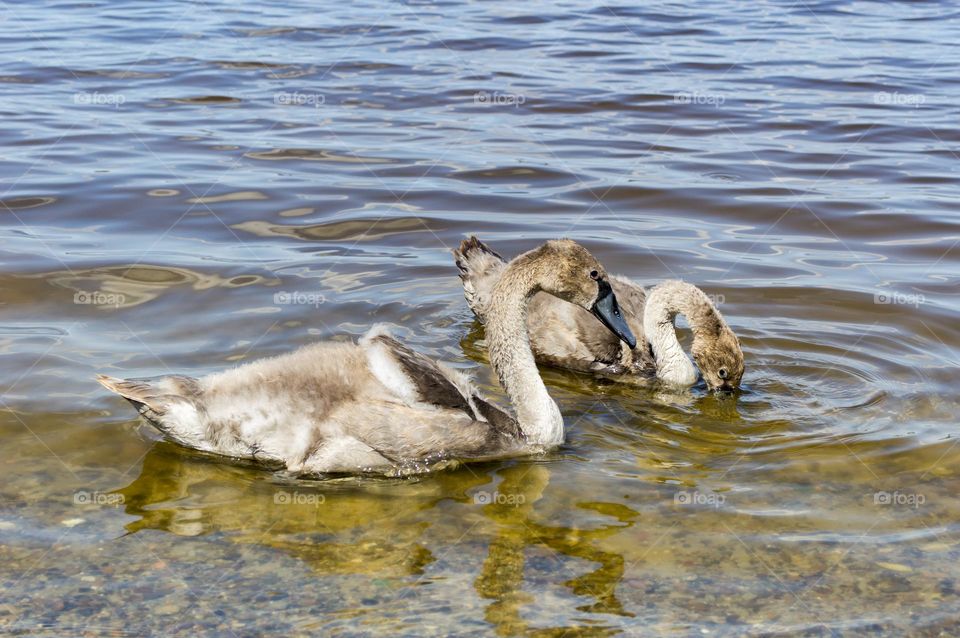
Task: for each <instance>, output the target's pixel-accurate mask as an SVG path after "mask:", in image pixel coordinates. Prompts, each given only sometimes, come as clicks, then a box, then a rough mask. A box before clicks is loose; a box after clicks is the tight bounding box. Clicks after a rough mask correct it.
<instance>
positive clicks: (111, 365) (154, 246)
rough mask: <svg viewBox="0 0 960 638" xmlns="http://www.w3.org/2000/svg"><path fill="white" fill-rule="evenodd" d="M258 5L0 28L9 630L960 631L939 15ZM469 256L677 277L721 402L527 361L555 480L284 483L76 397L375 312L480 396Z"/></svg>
mask: <svg viewBox="0 0 960 638" xmlns="http://www.w3.org/2000/svg"><path fill="white" fill-rule="evenodd" d="M270 4H271V6H270V7H269V8H262V7H254V6H253V5H251V6H249V7H244V6H242V5H240V4H239V3H231V2H216V1H214V2H206V3H185V2H172V1H169V0H161V1H159V2H126V1H118V2H109V3H108V2H89V3H76V2H46V3H31V4H27V3H6V4H4V5H3V6H2V7H0V24H2V25H3V27H4V28H3V35H2V37H0V59H2V60H3V70H2V72H0V86H2V90H0V115H2V118H0V192H2V196H0V200H2V208H0V219H2V224H0V237H2V241H0V272H2V274H0V344H2V349H0V355H2V356H0V384H2V387H3V388H4V391H3V394H2V411H0V436H2V441H3V445H2V447H0V463H2V465H3V467H4V468H5V473H4V481H3V482H2V484H0V559H2V560H0V587H2V591H3V596H2V598H0V628H2V630H3V631H6V632H14V633H16V632H19V633H22V634H28V635H45V634H48V635H79V634H80V633H81V632H83V631H86V632H88V633H89V634H91V635H97V634H122V633H130V634H135V635H143V634H158V635H167V634H185V635H186V634H196V633H197V632H201V633H204V634H219V635H227V636H229V635H255V634H262V633H264V632H269V631H272V632H276V633H280V634H283V635H301V634H303V635H306V634H315V635H326V634H340V635H366V634H370V635H380V634H382V633H385V632H386V633H422V634H435V635H446V634H449V633H451V632H455V633H457V634H460V635H471V634H477V635H482V634H493V633H496V634H499V635H516V634H525V633H537V634H541V635H610V634H617V633H627V634H637V635H658V636H659V635H742V634H743V633H749V632H753V633H757V634H778V633H783V634H792V633H809V634H810V635H860V634H871V635H872V634H875V633H882V634H888V635H901V634H903V633H904V632H910V633H911V634H914V635H949V634H950V633H953V632H956V631H957V627H956V624H955V623H956V619H957V616H958V611H960V604H958V600H957V592H956V586H957V578H958V575H960V574H958V568H957V564H958V558H960V527H958V523H957V520H958V514H960V502H958V500H957V498H956V487H957V481H958V474H957V469H956V468H957V467H958V462H960V449H958V448H956V447H955V445H956V441H957V439H956V434H955V430H956V418H955V415H956V413H957V408H958V404H960V398H958V394H957V391H956V387H957V364H958V357H960V328H958V324H957V321H956V316H957V311H958V310H960V304H958V292H960V290H958V285H957V282H958V278H960V275H958V269H957V266H958V257H960V255H958V250H957V249H956V244H957V243H958V241H960V229H958V225H957V222H956V221H955V219H956V212H955V211H956V204H955V200H956V199H957V193H958V191H957V185H958V183H960V175H958V166H960V165H958V161H957V160H958V159H960V157H958V155H957V153H958V143H960V134H958V132H957V128H956V124H957V121H956V120H957V107H956V105H957V103H958V98H960V83H958V80H957V76H958V62H960V52H958V45H957V43H956V37H955V36H956V25H957V17H958V15H960V14H958V13H956V11H955V9H954V8H953V7H951V6H950V5H941V4H934V3H929V4H928V3H916V4H914V3H910V4H906V3H889V4H879V3H867V2H836V1H829V2H813V3H809V4H805V3H799V4H794V3H790V2H759V3H737V2H729V1H727V2H715V3H708V4H692V3H691V4H666V5H662V6H659V7H657V8H656V9H653V8H651V9H642V8H636V7H633V6H628V5H602V4H588V3H577V2H564V3H524V4H515V3H505V2H489V3H483V4H478V5H468V4H462V3H460V2H443V3H435V4H434V3H414V2H410V3H360V4H354V3H339V4H329V5H324V6H317V5H314V4H312V3H305V2H304V3H298V2H294V1H292V0H283V1H282V2H279V3H270ZM469 233H476V234H478V235H480V236H481V237H482V238H483V239H485V240H487V241H489V242H490V243H491V244H492V245H493V246H494V247H495V248H496V249H497V250H499V251H500V252H502V253H503V254H505V255H513V254H516V253H518V252H520V251H522V250H525V249H528V248H531V247H533V246H535V245H536V244H537V243H539V242H540V241H542V240H544V239H547V238H552V237H557V236H562V235H565V236H569V237H573V238H575V239H577V240H579V241H581V242H582V243H584V244H585V245H586V246H587V247H588V248H589V249H590V250H591V251H593V252H594V254H596V255H597V256H598V257H600V258H601V259H602V260H603V261H604V263H605V264H606V265H607V267H608V269H609V270H611V271H613V272H619V273H622V274H625V275H629V276H631V277H633V278H635V279H637V280H639V281H641V282H645V283H647V282H649V283H652V282H656V281H659V280H661V279H664V278H669V277H680V278H683V279H686V280H688V281H691V282H693V283H696V284H697V285H700V286H701V287H702V288H704V289H705V290H706V291H707V292H708V293H709V294H711V295H713V296H714V298H715V299H716V300H717V301H718V302H719V306H720V309H721V311H722V312H723V313H724V315H725V316H726V318H727V319H728V321H729V323H730V324H731V326H732V327H733V328H734V330H735V331H736V332H737V333H738V335H739V336H740V338H741V340H742V342H743V345H744V349H745V352H746V358H747V373H746V376H745V388H744V392H743V393H742V395H740V396H739V397H738V398H736V399H720V398H715V397H713V396H708V395H706V394H705V392H704V391H703V390H702V389H700V388H695V389H694V390H692V391H691V392H689V393H688V394H685V395H673V396H669V395H663V394H657V393H652V392H650V391H647V390H642V389H636V388H630V387H620V386H616V385H611V384H599V383H597V382H595V381H593V380H591V379H589V378H586V377H582V376H577V375H573V374H569V373H564V372H559V371H552V370H545V371H544V376H545V378H546V380H547V382H548V386H549V387H550V390H551V393H552V394H553V396H554V397H555V398H556V399H557V401H558V402H559V404H560V405H561V407H562V410H563V412H564V414H565V416H566V419H567V427H568V434H567V442H566V444H565V445H564V446H563V447H562V448H561V449H560V450H558V451H557V452H555V453H553V454H550V455H549V456H546V457H541V458H534V459H529V460H512V461H508V462H502V463H490V464H484V465H477V466H469V467H465V468H461V469H459V470H454V471H446V472H442V473H438V474H436V475H433V476H424V477H419V478H415V479H409V480H370V479H365V480H345V479H342V480H336V481H327V482H290V481H287V480H284V479H283V478H282V477H279V476H275V475H272V474H270V473H268V472H262V471H256V470H252V469H248V468H243V467H235V466H230V465H224V464H220V463H216V462H211V460H210V459H207V458H202V457H197V456H194V455H191V454H190V453H187V452H185V451H183V450H181V449H178V448H177V447H175V446H173V445H171V444H168V443H158V442H156V441H155V439H154V438H151V436H150V435H149V432H147V431H145V430H143V429H142V428H141V427H139V426H138V423H137V421H136V420H135V419H134V418H133V416H134V413H133V411H132V410H131V409H130V407H129V406H128V405H127V404H125V403H124V402H123V401H122V400H120V399H118V398H116V397H113V396H108V395H107V393H105V392H104V391H103V390H102V389H101V388H100V387H99V386H98V385H97V384H96V383H94V382H93V380H92V377H93V375H94V374H95V373H96V372H106V373H108V374H116V375H119V376H148V375H156V374H163V373H165V372H168V371H177V372H184V373H188V374H194V375H201V374H204V373H207V372H210V371H214V370H218V369H221V368H223V367H225V366H229V365H233V364H235V363H237V362H240V361H250V360H253V359H255V358H257V357H261V356H267V355H273V354H277V353H281V352H285V351H288V350H290V349H292V348H294V347H296V346H299V345H302V344H305V343H308V342H310V341H312V340H315V339H319V338H352V337H356V336H357V335H359V334H361V333H362V332H363V331H364V330H365V329H366V328H367V327H368V326H369V325H370V324H372V323H375V322H390V323H394V324H396V325H397V326H398V328H397V332H398V334H399V335H400V336H402V337H404V338H405V339H407V340H408V341H409V342H410V343H412V344H413V345H415V346H416V347H417V348H418V349H420V350H421V351H423V352H426V353H429V354H432V355H435V356H437V357H440V358H442V359H444V360H447V361H450V362H452V363H454V364H455V365H458V366H460V367H463V368H467V369H471V370H475V371H476V376H477V378H478V380H479V381H480V382H481V384H483V385H484V386H485V387H487V388H488V389H489V391H490V392H491V393H494V394H495V396H498V397H501V398H502V394H500V392H499V390H498V388H497V386H496V384H495V383H494V380H493V377H492V375H491V374H490V372H489V371H488V370H487V368H486V367H485V366H484V365H483V364H484V362H485V358H484V348H483V343H482V328H481V327H480V326H479V325H477V324H475V323H474V321H473V319H472V317H471V315H470V313H469V311H468V309H467V307H466V305H465V303H464V301H463V298H462V294H461V290H460V287H459V281H458V279H457V278H456V276H455V270H454V268H453V266H452V261H451V258H450V255H449V249H450V248H451V247H453V246H455V245H456V244H457V242H458V241H459V240H460V239H462V238H463V237H464V236H466V235H467V234H469ZM291 300H293V301H295V302H296V303H290V301H291Z"/></svg>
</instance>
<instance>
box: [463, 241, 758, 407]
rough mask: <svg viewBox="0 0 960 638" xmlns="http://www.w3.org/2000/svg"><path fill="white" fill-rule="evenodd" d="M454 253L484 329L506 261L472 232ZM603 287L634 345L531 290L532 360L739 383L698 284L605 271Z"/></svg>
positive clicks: (611, 372) (727, 341) (727, 385)
mask: <svg viewBox="0 0 960 638" xmlns="http://www.w3.org/2000/svg"><path fill="white" fill-rule="evenodd" d="M454 258H455V260H456V263H457V267H458V268H459V269H460V279H461V280H462V281H463V291H464V295H465V296H466V299H467V303H468V304H469V306H470V308H471V309H472V310H473V312H474V314H476V315H477V317H478V318H479V319H480V320H481V321H483V322H484V323H486V324H487V325H488V328H487V329H488V330H489V321H490V315H489V309H490V308H491V307H492V306H493V305H494V304H495V303H496V298H497V295H499V294H500V293H499V290H500V288H499V285H498V284H499V279H500V277H501V276H502V275H503V274H504V273H505V267H506V264H505V262H504V260H503V258H501V257H500V255H498V254H497V253H495V252H494V251H493V250H491V249H490V248H488V247H487V246H486V245H485V244H484V243H483V242H481V241H480V240H479V239H477V238H476V237H470V238H469V239H466V240H464V241H463V242H461V244H460V247H459V248H458V249H456V250H454ZM610 285H611V286H612V288H613V292H614V293H615V294H616V297H617V298H618V299H619V302H620V305H621V307H622V309H623V316H624V318H625V319H626V322H627V324H628V325H629V326H630V328H631V329H632V330H633V333H634V334H635V335H636V337H637V344H635V345H634V344H627V345H624V344H623V343H621V341H620V340H619V339H617V338H614V337H612V336H611V335H610V334H609V331H608V330H606V329H605V328H604V327H603V326H602V325H601V323H600V322H598V321H596V319H594V317H592V316H590V314H589V313H587V312H584V311H583V310H582V309H581V308H577V307H576V306H574V305H571V304H568V303H565V302H564V301H563V300H562V299H558V298H557V297H553V296H549V295H544V294H537V295H535V296H534V297H533V299H532V300H531V302H530V308H529V312H528V313H527V329H528V331H529V334H530V345H531V348H532V349H533V352H534V356H535V357H536V360H537V361H538V362H540V363H544V364H548V365H553V366H557V367H561V368H568V369H572V370H577V371H580V372H592V373H596V374H600V375H603V376H613V377H616V378H619V379H622V380H647V379H650V378H653V377H656V378H657V379H659V380H660V381H662V382H664V383H666V384H669V385H673V386H680V387H688V386H692V385H694V384H695V383H696V382H697V379H698V378H699V377H700V376H702V377H703V380H704V382H705V383H706V384H707V387H708V388H710V389H711V390H724V391H728V390H734V389H736V388H738V387H739V386H740V381H741V379H742V377H743V351H742V350H741V348H740V341H739V339H737V336H736V335H735V334H734V333H733V331H732V330H731V329H730V326H728V325H727V322H726V321H724V319H723V317H722V316H721V315H720V311H719V310H717V308H716V306H714V304H713V303H712V302H711V301H710V298H709V297H707V295H706V294H704V292H703V291H702V290H700V289H699V288H697V287H696V286H694V285H692V284H689V283H686V282H683V281H665V282H662V283H660V284H658V285H656V286H654V287H652V288H650V289H649V290H644V288H643V287H641V286H639V285H638V284H636V283H634V282H633V281H630V280H629V279H627V278H625V277H619V276H611V277H610ZM678 314H680V315H683V316H685V317H686V319H687V323H688V324H689V325H690V329H691V331H692V333H693V344H692V346H691V354H692V355H693V361H691V360H690V357H688V356H687V354H686V353H685V352H684V351H683V347H682V346H681V345H680V342H679V341H678V339H677V333H676V329H675V323H674V322H675V319H676V316H677V315H678ZM694 362H696V365H694ZM698 368H699V374H698V370H697V369H698Z"/></svg>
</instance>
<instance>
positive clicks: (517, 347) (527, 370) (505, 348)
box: [487, 257, 563, 447]
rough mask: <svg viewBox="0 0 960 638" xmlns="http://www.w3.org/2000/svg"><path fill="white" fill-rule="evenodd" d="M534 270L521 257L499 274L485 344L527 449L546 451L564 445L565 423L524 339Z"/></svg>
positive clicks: (529, 261)
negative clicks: (537, 446)
mask: <svg viewBox="0 0 960 638" xmlns="http://www.w3.org/2000/svg"><path fill="white" fill-rule="evenodd" d="M538 266H539V264H537V263H535V262H534V261H533V260H532V259H523V257H519V258H517V259H515V260H514V261H513V262H511V263H510V264H509V265H508V266H507V268H506V269H505V270H504V271H503V274H502V275H501V276H500V279H499V280H498V281H497V283H496V285H495V286H494V288H493V294H492V295H491V303H490V306H489V308H488V311H487V343H488V348H489V351H490V362H491V364H492V365H493V369H494V370H496V372H497V376H498V377H499V379H500V385H502V386H503V389H504V390H506V392H507V395H508V396H509V397H510V403H511V404H512V405H513V409H514V412H515V413H516V415H517V422H518V423H519V425H520V430H521V431H522V432H523V434H524V436H525V437H526V440H527V443H528V444H530V445H540V446H545V447H550V446H556V445H559V444H560V443H562V442H563V417H562V416H561V415H560V409H559V408H558V407H557V404H556V403H555V402H554V400H553V399H552V398H551V397H550V394H549V393H548V392H547V388H546V386H544V384H543V380H542V379H541V378H540V372H539V371H538V370H537V364H536V362H535V361H534V358H533V352H532V351H531V349H530V338H529V336H528V335H527V304H528V302H529V301H530V298H531V297H533V295H534V294H536V293H537V292H538V291H539V290H540V286H539V284H538V283H537V281H538V279H539V278H538Z"/></svg>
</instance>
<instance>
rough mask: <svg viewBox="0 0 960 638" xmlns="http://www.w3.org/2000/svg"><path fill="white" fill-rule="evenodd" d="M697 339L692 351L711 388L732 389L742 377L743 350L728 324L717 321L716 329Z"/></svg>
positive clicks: (738, 383) (735, 387)
mask: <svg viewBox="0 0 960 638" xmlns="http://www.w3.org/2000/svg"><path fill="white" fill-rule="evenodd" d="M707 335H709V336H705V337H704V338H700V339H696V338H695V339H694V344H693V348H692V350H691V354H692V355H693V361H694V363H696V364H697V367H698V368H699V369H700V376H702V377H703V380H704V382H706V384H707V387H708V388H709V389H710V390H716V391H724V392H731V391H733V390H736V389H737V388H739V387H740V381H741V380H742V379H743V350H742V349H741V348H740V340H739V339H737V335H735V334H733V331H732V330H730V328H729V327H728V326H727V325H726V324H721V323H719V322H718V324H717V326H716V328H715V331H714V330H709V331H707Z"/></svg>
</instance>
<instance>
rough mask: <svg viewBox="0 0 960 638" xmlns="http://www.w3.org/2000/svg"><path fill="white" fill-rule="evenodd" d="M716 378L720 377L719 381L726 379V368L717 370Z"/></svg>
mask: <svg viewBox="0 0 960 638" xmlns="http://www.w3.org/2000/svg"><path fill="white" fill-rule="evenodd" d="M717 376H718V377H720V378H721V379H726V378H727V369H726V368H720V369H719V370H717Z"/></svg>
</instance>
